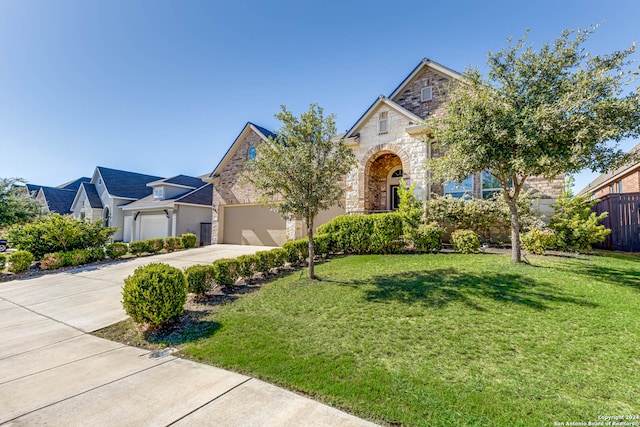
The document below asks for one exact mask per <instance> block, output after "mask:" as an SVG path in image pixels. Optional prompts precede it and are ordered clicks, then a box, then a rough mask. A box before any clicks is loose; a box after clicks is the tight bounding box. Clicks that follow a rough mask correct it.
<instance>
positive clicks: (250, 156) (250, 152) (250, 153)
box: [247, 145, 257, 161]
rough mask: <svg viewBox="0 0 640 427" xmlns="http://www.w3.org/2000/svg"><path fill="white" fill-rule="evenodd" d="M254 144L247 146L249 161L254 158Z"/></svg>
mask: <svg viewBox="0 0 640 427" xmlns="http://www.w3.org/2000/svg"><path fill="white" fill-rule="evenodd" d="M256 153H257V151H256V146H255V145H252V146H251V147H249V151H247V160H249V161H251V160H253V159H255V158H256Z"/></svg>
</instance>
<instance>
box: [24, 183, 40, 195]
mask: <svg viewBox="0 0 640 427" xmlns="http://www.w3.org/2000/svg"><path fill="white" fill-rule="evenodd" d="M41 188H42V185H35V184H27V191H28V192H29V194H34V195H36V194H38V191H40V189H41Z"/></svg>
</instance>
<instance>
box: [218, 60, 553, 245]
mask: <svg viewBox="0 0 640 427" xmlns="http://www.w3.org/2000/svg"><path fill="white" fill-rule="evenodd" d="M461 79H462V76H461V75H460V74H459V73H457V72H455V71H453V70H451V69H449V68H446V67H444V66H442V65H440V64H438V63H436V62H433V61H430V60H428V59H424V60H423V61H421V62H420V64H418V66H417V67H416V68H415V69H414V70H413V71H412V72H411V73H410V74H409V75H408V76H407V77H406V78H405V79H404V80H403V81H402V82H401V83H400V85H399V86H398V87H397V88H396V89H394V90H393V91H392V92H391V94H390V95H389V96H388V97H386V96H383V95H381V96H379V97H378V99H377V100H376V101H375V102H374V103H373V104H372V105H371V106H370V107H369V108H368V109H367V110H366V111H365V112H364V114H363V115H362V116H361V117H360V118H359V119H358V120H357V121H356V123H355V124H354V125H353V126H352V127H351V128H350V129H349V130H348V131H347V132H346V133H345V134H344V135H339V136H338V137H339V138H344V140H345V141H346V143H347V144H348V145H349V146H350V147H351V148H352V149H353V151H354V153H355V156H356V160H357V167H355V168H354V169H353V170H352V171H351V172H350V173H349V174H348V175H347V176H346V181H345V184H344V185H345V190H346V195H345V200H344V206H345V207H346V213H372V212H385V211H392V210H395V209H397V208H398V203H399V198H398V186H399V184H400V179H401V178H404V181H405V183H406V185H411V184H413V183H415V185H416V186H415V190H414V191H415V195H416V197H417V198H418V199H420V200H423V201H425V200H427V199H430V198H431V197H433V196H434V195H438V196H443V195H450V196H452V197H462V196H464V195H469V196H473V197H488V196H489V195H491V194H493V193H494V192H496V191H499V187H500V186H499V184H498V183H496V182H495V180H493V179H492V178H491V177H490V176H489V175H488V174H482V173H478V174H475V175H473V176H470V177H469V178H468V179H467V180H465V181H464V182H463V183H462V184H461V185H456V184H455V183H440V184H432V183H430V181H429V179H428V174H427V170H426V166H425V164H426V161H427V159H429V158H432V157H439V156H441V155H442V152H441V151H440V150H439V148H438V146H437V144H436V143H432V142H430V141H427V142H425V138H424V135H425V134H426V133H428V126H426V125H425V124H424V121H425V120H426V119H428V118H429V117H437V116H439V115H441V114H443V113H444V107H445V100H446V96H445V95H446V90H447V87H448V85H449V84H450V83H452V82H454V81H456V80H461ZM269 136H273V133H272V132H270V131H268V130H267V129H264V128H261V127H259V126H257V125H255V124H253V123H247V125H246V126H245V127H244V129H243V130H242V132H240V135H239V136H238V137H237V138H236V139H235V141H234V142H233V144H232V145H231V147H230V148H229V150H228V151H227V153H226V154H225V155H224V156H223V158H222V160H221V161H220V163H219V164H218V166H216V168H215V169H214V171H213V172H212V173H211V175H210V176H209V178H208V181H210V182H212V183H213V184H214V193H213V217H212V241H213V243H242V244H262V245H280V244H282V243H284V242H285V241H287V240H292V239H296V238H300V237H304V235H305V227H304V226H303V223H302V221H300V220H296V219H289V220H286V221H285V220H284V219H282V218H281V217H280V216H279V215H278V214H277V213H275V212H272V211H270V210H269V209H268V208H265V207H262V206H260V205H258V197H259V194H257V193H256V191H255V189H253V188H252V187H251V186H250V185H246V184H242V183H240V182H239V181H238V180H239V177H240V175H241V173H242V171H243V170H244V168H245V166H246V163H247V160H249V159H250V158H251V157H253V156H255V153H256V151H257V150H259V149H260V144H261V143H263V142H265V141H267V140H268V138H269ZM563 178H564V177H562V176H560V177H557V178H556V179H554V180H552V181H547V180H544V179H542V178H537V177H531V178H529V179H528V180H527V183H528V186H527V187H528V188H529V189H531V190H532V191H533V192H534V193H535V195H536V197H537V198H536V200H535V202H534V203H535V207H536V208H537V209H538V210H539V211H540V212H541V213H542V214H543V215H547V216H548V215H549V214H550V213H551V212H552V208H551V204H552V203H553V202H554V201H555V199H556V198H557V197H558V196H559V195H560V194H561V191H562V184H563ZM341 213H345V209H340V208H334V209H331V210H329V211H328V212H323V213H322V214H321V215H320V217H319V218H318V220H317V221H316V225H320V224H322V223H324V222H326V221H328V220H329V219H331V218H333V217H334V216H337V215H339V214H341Z"/></svg>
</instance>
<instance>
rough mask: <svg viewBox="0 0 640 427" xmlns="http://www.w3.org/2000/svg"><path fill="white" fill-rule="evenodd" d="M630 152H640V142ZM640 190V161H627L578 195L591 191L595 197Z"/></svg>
mask: <svg viewBox="0 0 640 427" xmlns="http://www.w3.org/2000/svg"><path fill="white" fill-rule="evenodd" d="M629 153H632V154H633V153H635V154H640V144H638V145H636V146H635V147H633V148H632V149H631V150H630V151H629ZM638 192H640V161H636V162H632V163H627V164H626V165H622V166H620V167H619V168H618V169H615V170H612V171H609V172H607V173H603V174H601V175H600V176H598V177H597V178H596V179H594V180H593V181H592V182H590V183H589V184H588V185H587V186H586V187H584V188H583V189H582V190H580V191H579V192H578V195H582V194H586V193H591V194H593V196H594V197H595V198H598V199H600V198H602V197H603V196H606V195H608V194H625V193H638Z"/></svg>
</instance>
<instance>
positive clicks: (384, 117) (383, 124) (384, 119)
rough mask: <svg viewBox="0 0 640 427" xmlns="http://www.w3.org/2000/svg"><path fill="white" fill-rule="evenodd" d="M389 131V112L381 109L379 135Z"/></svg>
mask: <svg viewBox="0 0 640 427" xmlns="http://www.w3.org/2000/svg"><path fill="white" fill-rule="evenodd" d="M387 132H389V112H388V111H381V112H380V113H378V135H383V134H385V133H387Z"/></svg>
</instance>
